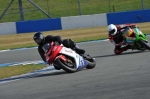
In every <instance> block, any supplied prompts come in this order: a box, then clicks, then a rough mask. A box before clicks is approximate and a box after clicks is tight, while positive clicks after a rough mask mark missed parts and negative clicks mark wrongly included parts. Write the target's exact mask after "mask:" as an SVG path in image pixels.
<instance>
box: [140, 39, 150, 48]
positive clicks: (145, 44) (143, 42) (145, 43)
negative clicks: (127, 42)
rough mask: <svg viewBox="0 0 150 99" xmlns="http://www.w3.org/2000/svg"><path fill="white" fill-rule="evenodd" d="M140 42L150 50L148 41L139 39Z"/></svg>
mask: <svg viewBox="0 0 150 99" xmlns="http://www.w3.org/2000/svg"><path fill="white" fill-rule="evenodd" d="M138 43H139V44H140V45H141V46H143V47H145V48H146V49H148V50H150V46H149V45H148V43H147V42H146V41H143V40H139V41H138Z"/></svg>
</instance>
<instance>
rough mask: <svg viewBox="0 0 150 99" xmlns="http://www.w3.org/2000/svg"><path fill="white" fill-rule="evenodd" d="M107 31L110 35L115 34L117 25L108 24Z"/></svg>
mask: <svg viewBox="0 0 150 99" xmlns="http://www.w3.org/2000/svg"><path fill="white" fill-rule="evenodd" d="M108 33H109V34H110V35H112V36H114V35H116V33H117V27H116V26H115V25H114V24H110V25H108Z"/></svg>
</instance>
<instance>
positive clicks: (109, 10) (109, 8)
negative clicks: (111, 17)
mask: <svg viewBox="0 0 150 99" xmlns="http://www.w3.org/2000/svg"><path fill="white" fill-rule="evenodd" d="M108 5H109V12H111V9H110V0H108Z"/></svg>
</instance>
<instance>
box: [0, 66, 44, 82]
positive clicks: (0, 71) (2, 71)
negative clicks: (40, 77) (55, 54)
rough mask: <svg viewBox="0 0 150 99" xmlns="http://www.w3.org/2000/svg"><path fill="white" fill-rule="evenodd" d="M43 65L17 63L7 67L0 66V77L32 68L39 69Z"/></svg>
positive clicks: (19, 73)
mask: <svg viewBox="0 0 150 99" xmlns="http://www.w3.org/2000/svg"><path fill="white" fill-rule="evenodd" d="M43 67H45V65H43V64H36V65H34V64H31V65H25V66H24V65H18V66H9V67H0V79H3V78H8V77H11V76H16V75H21V74H26V73H29V72H32V71H34V70H39V69H42V68H43Z"/></svg>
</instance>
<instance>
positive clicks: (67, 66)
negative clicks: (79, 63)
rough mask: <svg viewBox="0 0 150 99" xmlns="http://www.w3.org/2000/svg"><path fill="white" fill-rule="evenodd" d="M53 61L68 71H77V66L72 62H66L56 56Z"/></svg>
mask: <svg viewBox="0 0 150 99" xmlns="http://www.w3.org/2000/svg"><path fill="white" fill-rule="evenodd" d="M54 63H55V64H57V66H59V67H60V68H62V69H63V70H65V71H66V72H68V73H74V72H76V71H77V67H76V65H75V64H74V63H72V64H71V63H66V62H64V61H62V60H61V59H59V58H57V59H56V60H55V62H54Z"/></svg>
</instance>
